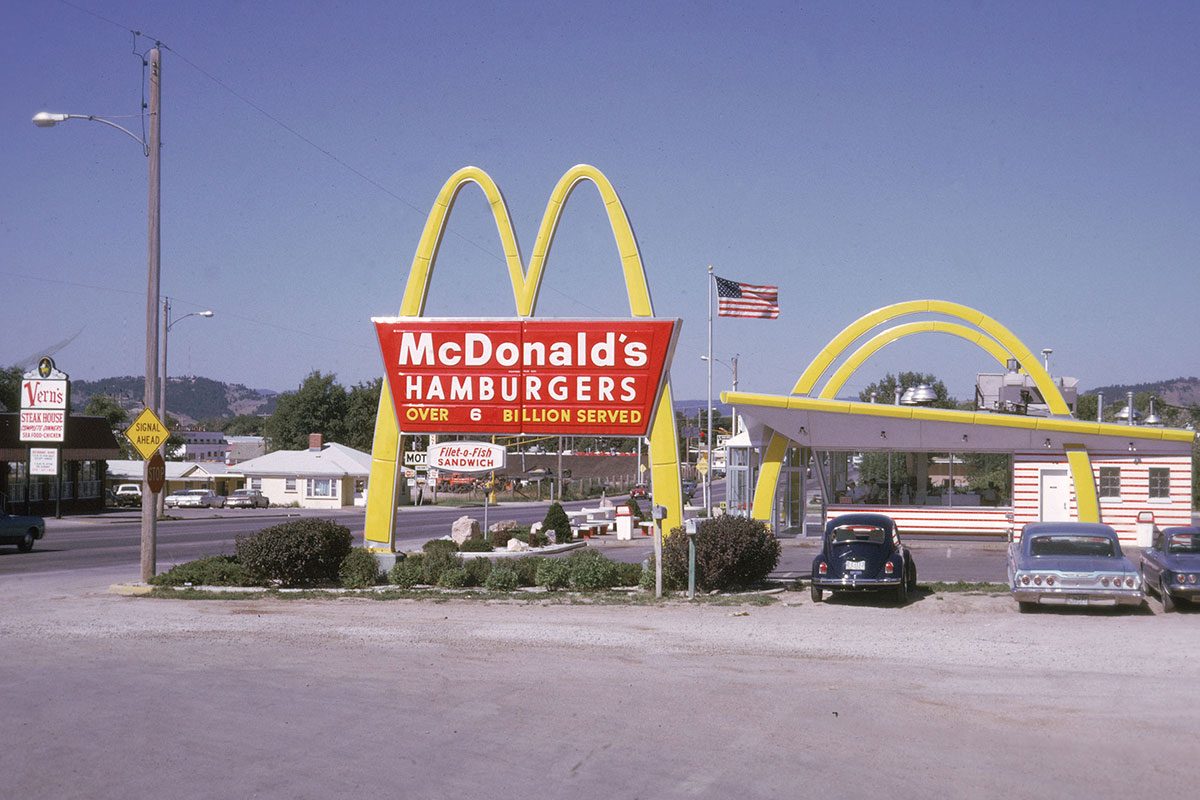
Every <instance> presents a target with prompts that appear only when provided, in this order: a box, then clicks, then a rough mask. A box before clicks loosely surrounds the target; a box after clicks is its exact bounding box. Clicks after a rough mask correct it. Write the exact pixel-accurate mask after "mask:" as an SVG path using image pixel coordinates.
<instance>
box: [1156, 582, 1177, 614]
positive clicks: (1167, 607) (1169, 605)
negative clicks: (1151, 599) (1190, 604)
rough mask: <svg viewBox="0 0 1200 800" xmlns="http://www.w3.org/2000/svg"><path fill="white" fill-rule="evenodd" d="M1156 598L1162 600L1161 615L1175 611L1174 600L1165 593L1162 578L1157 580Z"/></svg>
mask: <svg viewBox="0 0 1200 800" xmlns="http://www.w3.org/2000/svg"><path fill="white" fill-rule="evenodd" d="M1158 596H1159V598H1160V599H1161V600H1162V606H1163V613H1164V614H1170V613H1171V612H1172V611H1174V610H1175V598H1174V597H1171V593H1170V592H1168V591H1167V583H1166V581H1165V580H1163V579H1162V578H1159V580H1158Z"/></svg>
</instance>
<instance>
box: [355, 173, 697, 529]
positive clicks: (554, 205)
mask: <svg viewBox="0 0 1200 800" xmlns="http://www.w3.org/2000/svg"><path fill="white" fill-rule="evenodd" d="M585 181H588V182H591V183H592V184H594V185H595V187H596V189H597V190H598V191H599V192H600V199H601V201H602V202H603V203H604V210H605V213H606V214H607V215H608V221H609V225H610V226H611V227H612V231H613V238H614V240H615V241H616V245H617V252H618V253H619V254H620V257H621V270H622V273H623V274H624V278H625V291H626V295H627V296H628V298H629V310H630V313H631V314H632V315H633V316H634V317H652V316H654V306H653V303H652V301H651V299H650V288H649V286H648V285H647V283H646V271H645V268H644V266H643V265H642V257H641V253H640V251H639V250H638V245H637V238H636V237H635V236H634V233H633V228H632V227H631V226H630V224H629V218H628V216H626V214H625V208H624V206H622V205H621V199H620V197H618V196H617V192H616V190H615V189H614V188H613V186H612V184H611V183H610V182H609V180H608V178H606V177H605V176H604V174H603V173H602V172H600V170H598V169H596V168H595V167H593V166H591V165H589V164H578V165H576V166H574V167H572V168H571V169H569V170H567V172H566V174H564V175H563V176H562V178H561V179H559V181H558V183H557V185H555V187H554V191H553V192H552V193H551V194H550V201H549V203H548V204H547V205H546V211H545V213H544V214H543V215H542V222H541V225H540V226H539V227H538V234H537V239H536V241H535V242H534V246H533V254H532V255H531V257H530V262H529V268H528V269H526V268H525V265H524V263H523V261H522V258H521V249H520V245H519V244H518V242H517V235H516V232H515V231H514V230H513V226H512V220H511V218H510V217H509V213H508V206H507V204H506V203H505V202H504V195H502V194H501V193H500V188H499V187H498V186H497V185H496V182H495V181H493V180H492V178H491V176H490V175H488V174H487V173H486V172H484V171H483V170H482V169H480V168H478V167H463V168H462V169H460V170H458V171H457V172H455V173H454V174H453V175H451V176H450V178H449V179H448V180H447V181H446V183H445V184H444V185H443V186H442V189H441V191H440V192H438V196H437V200H436V201H435V202H434V206H433V208H432V209H431V210H430V212H429V217H428V218H427V219H426V221H425V228H424V230H423V231H422V233H421V240H420V242H419V243H418V245H417V252H416V255H415V256H414V257H413V263H412V268H411V269H410V270H409V273H408V282H407V284H406V285H405V288H404V298H403V300H402V302H401V305H400V314H399V315H400V316H402V317H417V316H421V315H422V314H424V312H425V302H426V300H427V299H428V297H429V285H430V281H431V280H432V278H433V268H434V264H435V263H436V261H437V253H438V249H439V248H440V246H441V243H442V237H443V236H444V235H445V231H446V221H447V220H448V219H449V216H450V212H451V211H452V210H453V208H454V202H455V200H456V199H457V197H458V193H459V192H460V191H461V190H462V189H463V187H465V186H467V185H468V184H475V185H476V186H478V187H479V188H480V189H481V190H482V191H483V194H484V197H485V198H486V199H487V201H488V205H489V206H490V208H491V211H492V217H493V218H494V219H495V221H496V230H497V232H498V233H499V234H500V243H501V246H502V248H503V250H504V261H505V264H506V266H507V267H508V277H509V281H510V282H511V283H512V289H513V300H514V303H515V305H516V308H517V315H518V316H521V317H529V316H532V315H533V313H534V310H535V309H536V307H537V298H538V293H539V291H540V289H541V284H542V276H543V275H544V274H545V266H546V260H547V258H548V257H549V255H550V247H551V245H552V244H553V243H554V233H555V231H556V230H557V229H558V222H559V219H560V218H561V217H562V210H563V207H564V206H565V205H566V202H567V199H568V198H569V197H570V196H571V192H572V191H574V189H575V187H576V186H578V185H579V184H580V183H582V182H585ZM400 435H401V432H400V429H399V426H398V424H397V422H396V414H395V410H394V408H393V406H392V398H391V392H390V391H389V389H388V385H387V382H386V381H385V382H384V384H383V389H382V391H381V392H380V396H379V410H378V412H377V414H376V417H375V437H374V443H373V446H372V452H371V479H370V482H369V483H368V487H367V518H366V531H365V534H364V536H365V538H366V541H367V545H368V546H369V547H372V548H373V549H384V548H386V549H388V550H390V549H391V548H392V532H393V529H394V527H395V515H396V475H397V473H398V471H399V463H400V456H401V452H402V451H401V439H400ZM649 440H650V469H651V475H652V477H653V480H654V496H655V500H656V502H658V503H660V504H661V505H664V506H666V508H667V518H666V519H665V520H664V525H665V526H667V527H668V528H670V527H674V526H677V525H680V524H682V519H683V493H682V490H681V487H680V482H679V451H678V445H677V439H676V435H675V414H674V411H673V409H672V401H671V387H670V382H669V381H668V383H667V385H666V386H665V387H664V388H663V393H662V397H661V398H660V399H659V402H658V406H657V409H656V413H655V415H654V424H653V427H652V428H651V430H650V437H649Z"/></svg>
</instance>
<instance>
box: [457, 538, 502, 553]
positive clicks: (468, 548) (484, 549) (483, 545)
mask: <svg viewBox="0 0 1200 800" xmlns="http://www.w3.org/2000/svg"><path fill="white" fill-rule="evenodd" d="M493 549H494V548H493V547H492V545H491V543H490V542H488V540H487V539H484V538H483V537H482V536H478V537H476V536H472V537H471V538H470V539H467V540H466V541H465V542H463V543H462V544H461V545H459V547H458V551H459V552H460V553H490V552H492V550H493Z"/></svg>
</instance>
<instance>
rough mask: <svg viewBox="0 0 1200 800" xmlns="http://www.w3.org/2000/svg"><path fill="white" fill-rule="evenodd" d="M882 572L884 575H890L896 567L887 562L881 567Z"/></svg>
mask: <svg viewBox="0 0 1200 800" xmlns="http://www.w3.org/2000/svg"><path fill="white" fill-rule="evenodd" d="M883 571H884V573H885V574H887V575H891V574H892V573H893V572H895V571H896V565H895V564H893V563H892V562H890V561H889V562H887V563H886V564H884V565H883Z"/></svg>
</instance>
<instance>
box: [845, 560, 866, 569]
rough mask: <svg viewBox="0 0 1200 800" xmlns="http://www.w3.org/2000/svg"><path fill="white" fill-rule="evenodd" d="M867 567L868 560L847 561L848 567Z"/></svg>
mask: <svg viewBox="0 0 1200 800" xmlns="http://www.w3.org/2000/svg"><path fill="white" fill-rule="evenodd" d="M866 568H867V562H866V561H847V562H846V569H866Z"/></svg>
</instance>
